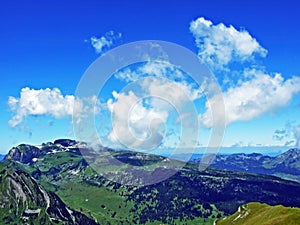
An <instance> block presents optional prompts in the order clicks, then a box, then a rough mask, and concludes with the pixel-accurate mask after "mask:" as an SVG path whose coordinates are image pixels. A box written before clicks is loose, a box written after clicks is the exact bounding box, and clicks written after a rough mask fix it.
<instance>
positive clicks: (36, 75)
mask: <svg viewBox="0 0 300 225" xmlns="http://www.w3.org/2000/svg"><path fill="white" fill-rule="evenodd" d="M295 4H296V3H295V1H289V0H288V1H276V2H271V1H177V2H176V4H175V3H174V1H168V0H167V1H84V2H83V1H63V2H61V1H43V2H37V1H5V2H2V3H1V7H0V21H1V22H0V30H1V35H0V43H1V52H0V74H1V78H2V88H1V89H0V109H1V111H0V113H1V115H0V121H1V127H0V132H1V134H2V135H1V142H2V144H1V149H0V153H1V152H2V153H5V152H7V151H8V150H9V149H10V148H11V147H12V146H15V145H17V144H19V143H32V144H39V143H42V142H47V141H53V140H54V139H56V138H62V137H70V138H73V137H74V135H73V127H72V124H71V116H70V113H69V111H68V108H67V106H68V105H67V102H68V101H65V102H64V103H66V104H65V106H64V107H63V108H62V111H59V112H58V111H53V110H52V111H51V110H50V111H49V110H48V111H47V112H46V113H39V114H35V115H30V113H29V114H28V115H27V114H26V116H24V118H23V120H22V121H21V122H20V123H17V124H15V125H14V126H12V124H9V121H11V120H12V118H13V117H14V116H15V115H16V109H12V107H9V104H8V103H9V96H12V97H13V98H14V99H15V100H18V99H19V98H20V93H21V90H22V88H25V87H28V88H29V90H33V89H34V90H40V89H42V90H46V89H47V88H49V91H48V93H51V94H52V96H53V94H55V93H56V94H57V95H60V94H61V95H62V96H63V97H64V98H65V97H66V96H69V97H71V96H73V95H74V93H75V91H76V87H77V85H78V82H79V81H80V79H81V77H82V75H83V74H84V72H85V71H86V69H87V68H88V67H89V65H90V64H91V63H92V62H93V61H94V60H96V59H97V58H98V57H99V56H100V55H101V53H100V54H99V53H97V52H96V51H95V49H94V47H93V46H92V45H91V38H92V37H95V38H100V37H103V36H104V37H106V38H109V33H108V32H109V31H114V35H115V36H118V34H119V33H120V34H122V35H121V37H117V38H116V40H113V44H112V45H111V46H109V47H107V48H113V47H115V46H120V45H121V44H125V43H129V42H133V41H139V40H164V41H169V42H174V43H176V44H179V45H182V46H184V47H186V48H188V49H190V50H191V51H193V52H194V53H195V54H198V53H201V50H200V48H199V46H197V44H196V41H195V38H196V39H197V37H196V36H197V35H196V34H197V32H200V31H201V32H203V30H201V29H200V28H199V27H197V29H196V31H194V33H193V32H191V30H190V24H191V22H192V21H196V20H197V19H199V18H201V17H203V18H204V20H205V21H211V23H212V25H211V26H212V27H213V29H210V31H209V32H210V35H211V36H210V37H213V35H214V32H215V31H218V27H217V26H218V24H220V23H222V24H224V26H225V27H227V28H229V27H230V26H231V25H232V26H233V27H234V28H235V29H236V30H237V31H239V32H240V31H243V30H245V31H247V32H248V33H249V34H250V35H251V37H252V38H255V40H256V41H257V43H259V46H261V47H262V48H263V49H265V50H266V51H267V55H266V56H265V57H262V56H261V55H260V56H255V57H256V58H255V60H252V61H250V62H248V61H247V62H246V63H245V62H243V63H241V65H240V66H239V67H238V66H236V65H235V64H234V63H235V62H234V63H233V65H232V64H230V63H229V64H226V65H225V67H226V68H227V71H226V72H224V68H221V69H220V67H215V64H214V65H211V64H209V63H208V64H209V66H211V68H212V69H213V72H214V74H215V75H216V76H217V79H218V81H219V82H220V85H221V87H222V88H223V91H224V94H225V95H224V96H228V98H229V99H233V98H232V96H234V93H239V94H240V95H239V96H241V95H242V93H243V92H242V91H243V90H244V89H243V90H241V91H240V92H239V91H238V90H240V89H234V88H239V87H243V88H247V87H248V88H249V87H251V85H257V82H259V81H260V79H262V78H263V77H264V78H265V79H268V78H270V79H271V78H272V79H271V81H273V78H274V77H275V76H276V73H279V74H280V78H282V79H283V81H282V83H280V81H278V82H279V83H280V84H282V86H284V84H285V82H286V81H287V80H290V79H293V76H296V77H298V76H300V72H299V71H300V65H299V63H298V61H299V58H300V57H299V54H300V28H299V25H298V21H299V19H300V18H299V13H298V11H297V7H296V6H295ZM214 28H216V29H214ZM199 29H200V31H199ZM198 34H199V33H198ZM202 34H203V33H201V34H200V36H201V35H202ZM105 35H106V36H105ZM203 35H204V36H205V35H207V34H203ZM201 37H202V36H201ZM201 37H200V38H201ZM198 38H199V37H198ZM219 44H220V43H219ZM200 47H201V46H200ZM202 47H203V46H202ZM206 47H207V46H206ZM262 52H263V51H262V50H257V52H256V53H255V51H254V53H255V54H258V55H259V54H260V53H262ZM254 53H253V54H254ZM200 55H201V57H203V54H200ZM206 56H207V57H206V58H205V59H209V57H211V56H212V55H209V54H208V55H206ZM243 56H244V55H243V54H239V55H235V56H232V58H233V57H243ZM251 57H252V54H251ZM254 67H255V69H256V70H255V71H254V70H253V68H254ZM237 68H238V69H239V70H241V68H242V69H243V71H244V69H245V68H249V70H248V74H249V73H250V72H249V71H251V73H252V75H253V73H255V75H253V76H256V75H257V74H260V75H257V76H259V77H258V78H257V80H254V79H255V78H249V77H248V78H247V79H249V80H242V81H241V82H247V81H248V86H247V83H239V84H238V80H239V75H237V76H233V75H232V74H234V72H236V71H237V70H238V69H237ZM239 72H240V71H239ZM239 72H236V73H238V74H239ZM226 73H227V75H228V76H227V77H228V80H229V81H230V82H228V83H226V84H225V83H222V81H223V80H224V79H223V75H224V74H226ZM262 73H263V74H262ZM243 74H244V75H245V72H243ZM252 75H251V76H252ZM245 79H246V78H245ZM252 79H253V80H254V81H257V82H254V81H253V80H252ZM251 81H253V83H251ZM271 81H270V82H271ZM292 81H294V80H292ZM296 81H297V80H296ZM117 83H118V81H112V85H116V88H115V89H116V90H117V89H118V84H117ZM243 85H244V86H243ZM53 88H57V89H55V90H57V91H54V92H52V91H53ZM230 88H232V92H227V91H228V90H229V89H230ZM292 88H294V89H295V91H293V92H292V93H290V92H288V91H287V93H286V96H287V97H286V98H285V99H283V100H280V98H278V96H275V97H276V98H275V99H278V101H277V102H279V103H280V101H282V104H278V105H276V104H275V103H276V101H275V103H274V105H270V106H268V105H267V104H266V102H269V101H262V102H264V104H263V105H262V106H266V105H267V106H266V108H265V110H261V108H263V107H259V106H256V108H258V109H260V110H258V109H257V112H255V113H254V114H253V116H249V118H240V119H236V117H234V113H232V114H231V115H232V116H231V119H230V122H228V126H227V128H226V131H225V136H224V141H223V146H233V145H238V146H248V145H250V146H261V145H262V146H273V145H281V146H283V145H285V144H287V145H289V146H290V147H291V146H294V145H296V144H297V141H298V139H297V138H298V137H299V136H300V135H299V133H300V129H299V125H300V121H299V105H300V96H299V92H298V89H297V87H294V86H291V87H290V86H288V87H286V88H285V89H284V90H283V91H286V89H289V90H291V89H292ZM279 91H280V90H279ZM30 93H31V94H32V92H30ZM30 93H29V94H30ZM226 93H227V95H226ZM254 99H255V98H254ZM260 99H261V98H260ZM233 100H235V99H233ZM250 100H251V99H250ZM273 101H274V100H273ZM11 105H12V104H11ZM11 105H10V106H11ZM228 105H231V106H232V107H234V106H236V104H234V101H232V102H230V103H228ZM18 107H20V106H19V105H18ZM229 111H230V110H229ZM230 112H236V111H234V109H233V111H230ZM33 114H34V113H33ZM49 114H51V115H49ZM245 115H246V113H245ZM205 129H206V128H203V136H201V138H200V139H201V140H202V143H199V145H205V140H206V139H207V138H209V132H208V131H205ZM200 142H201V141H200Z"/></svg>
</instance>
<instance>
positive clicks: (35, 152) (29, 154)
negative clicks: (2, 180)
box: [4, 144, 41, 163]
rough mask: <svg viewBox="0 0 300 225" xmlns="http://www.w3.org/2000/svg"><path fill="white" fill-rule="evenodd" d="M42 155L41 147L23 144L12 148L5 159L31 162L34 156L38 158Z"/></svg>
mask: <svg viewBox="0 0 300 225" xmlns="http://www.w3.org/2000/svg"><path fill="white" fill-rule="evenodd" d="M40 155H41V151H40V149H39V148H37V147H35V146H32V145H25V144H21V145H19V146H17V147H15V148H12V149H11V150H10V151H9V152H8V154H7V155H6V156H5V158H4V160H14V161H18V162H21V163H30V162H31V161H32V159H33V158H38V157H39V156H40Z"/></svg>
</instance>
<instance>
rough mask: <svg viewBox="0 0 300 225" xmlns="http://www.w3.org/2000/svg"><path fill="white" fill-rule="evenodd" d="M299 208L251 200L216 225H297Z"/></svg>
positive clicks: (299, 213)
mask: <svg viewBox="0 0 300 225" xmlns="http://www.w3.org/2000/svg"><path fill="white" fill-rule="evenodd" d="M299 221H300V209H299V208H291V207H284V206H282V205H277V206H269V205H267V204H261V203H258V202H252V203H249V204H246V205H243V206H241V207H239V210H238V211H237V212H236V213H234V214H233V215H231V216H228V217H227V218H226V219H224V220H219V221H217V222H216V224H217V225H232V224H235V225H270V224H272V225H298V224H299Z"/></svg>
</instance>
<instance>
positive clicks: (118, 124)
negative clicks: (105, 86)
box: [108, 91, 168, 150]
mask: <svg viewBox="0 0 300 225" xmlns="http://www.w3.org/2000/svg"><path fill="white" fill-rule="evenodd" d="M113 96H114V99H109V101H108V109H109V110H110V112H111V113H112V114H113V130H112V132H111V133H110V134H109V136H108V138H109V139H110V140H111V141H112V142H114V143H116V142H119V143H122V144H123V145H125V146H126V147H128V148H132V149H142V150H151V149H153V148H155V147H158V146H159V145H160V144H161V142H162V140H163V135H162V134H161V131H160V129H159V128H160V126H161V125H162V124H164V123H165V122H166V119H167V117H168V113H167V112H166V111H159V109H156V108H148V107H144V106H143V104H142V102H141V101H140V98H139V97H137V96H136V95H135V94H134V93H133V92H132V91H130V92H129V93H128V94H125V93H119V94H118V93H116V92H113Z"/></svg>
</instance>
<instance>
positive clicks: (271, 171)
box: [192, 148, 300, 182]
mask: <svg viewBox="0 0 300 225" xmlns="http://www.w3.org/2000/svg"><path fill="white" fill-rule="evenodd" d="M200 160H201V158H198V159H194V160H193V161H192V162H193V163H199V162H200ZM211 166H212V167H215V168H219V169H223V170H232V171H242V172H249V173H256V174H266V175H274V176H278V177H281V178H284V179H290V180H295V181H298V182H300V150H299V149H297V148H293V149H290V150H288V151H287V152H285V153H282V154H280V155H278V156H276V157H271V156H265V155H262V154H258V153H252V154H243V153H241V154H232V155H217V156H216V159H215V161H214V162H213V163H212V164H211Z"/></svg>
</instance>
